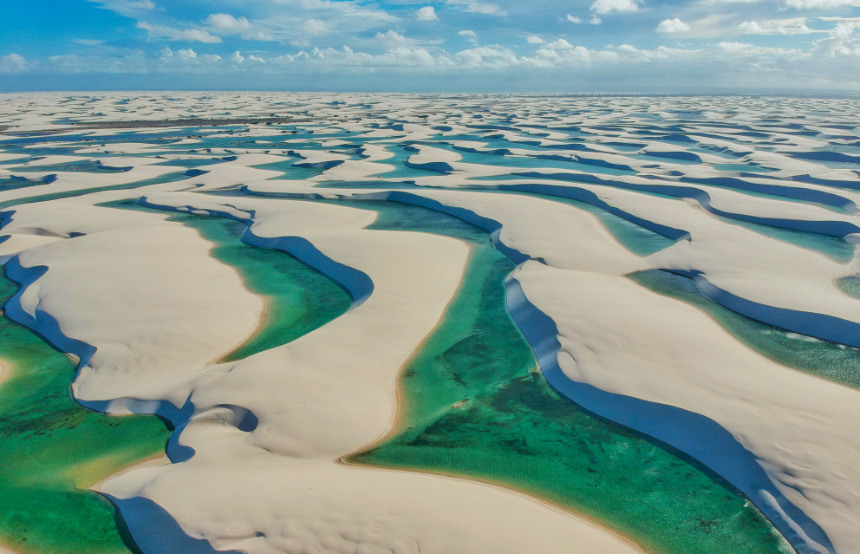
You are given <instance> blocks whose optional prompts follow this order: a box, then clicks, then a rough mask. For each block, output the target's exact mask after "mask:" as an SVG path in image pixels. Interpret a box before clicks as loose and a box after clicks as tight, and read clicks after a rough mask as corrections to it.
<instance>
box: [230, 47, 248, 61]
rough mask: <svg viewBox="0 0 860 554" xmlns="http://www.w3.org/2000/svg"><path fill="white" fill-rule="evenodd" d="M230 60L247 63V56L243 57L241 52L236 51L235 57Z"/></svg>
mask: <svg viewBox="0 0 860 554" xmlns="http://www.w3.org/2000/svg"><path fill="white" fill-rule="evenodd" d="M230 59H231V60H232V61H234V62H236V63H242V62H244V61H245V56H243V55H242V53H241V52H239V51H238V50H236V51H235V52H233V55H232V56H230Z"/></svg>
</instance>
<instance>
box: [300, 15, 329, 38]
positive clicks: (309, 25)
mask: <svg viewBox="0 0 860 554" xmlns="http://www.w3.org/2000/svg"><path fill="white" fill-rule="evenodd" d="M302 31H304V32H305V34H306V35H309V36H312V37H317V36H322V35H327V34H328V33H329V28H328V23H326V22H325V21H323V20H321V19H308V20H307V21H305V22H304V23H303V24H302Z"/></svg>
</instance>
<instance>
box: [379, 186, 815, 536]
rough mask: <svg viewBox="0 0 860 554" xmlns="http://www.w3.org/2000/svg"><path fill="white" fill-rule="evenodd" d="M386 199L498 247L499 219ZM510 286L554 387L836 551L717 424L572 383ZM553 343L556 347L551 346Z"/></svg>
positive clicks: (553, 333) (551, 336) (542, 326)
mask: <svg viewBox="0 0 860 554" xmlns="http://www.w3.org/2000/svg"><path fill="white" fill-rule="evenodd" d="M376 196H377V195H372V196H371V195H368V196H366V197H376ZM384 196H385V197H386V198H387V199H389V200H393V201H399V202H404V203H410V204H416V205H420V206H424V207H427V208H430V209H434V210H438V211H443V212H445V213H448V214H449V215H453V216H455V217H459V218H461V219H464V220H465V221H467V222H469V223H472V224H474V225H477V226H479V227H481V228H483V229H485V230H487V231H488V232H490V233H491V235H492V240H493V243H494V245H496V246H497V247H499V246H500V240H499V235H500V232H501V230H502V225H501V223H499V222H498V221H494V220H490V219H487V218H485V217H481V216H479V215H478V214H476V213H475V212H472V211H470V210H466V209H463V208H457V207H451V206H447V205H444V204H441V203H439V202H436V201H434V200H429V199H426V198H423V197H421V196H419V195H416V194H411V193H402V192H392V193H385V194H384ZM500 250H502V251H503V252H505V253H508V252H511V254H508V255H509V257H511V258H512V259H513V260H514V261H515V262H516V263H519V264H520V269H521V268H522V265H523V264H524V263H528V262H526V261H525V260H527V258H526V257H525V256H524V255H523V254H522V253H520V252H518V251H516V250H513V249H511V248H509V247H505V246H504V245H503V244H501V248H500ZM531 263H535V262H531ZM516 272H517V271H515V273H516ZM507 288H508V296H507V298H508V310H509V312H510V313H511V316H512V318H513V319H514V322H515V323H516V324H517V326H518V327H519V328H520V331H521V332H523V334H524V335H525V336H526V338H527V340H528V342H529V344H530V346H531V347H532V350H533V351H534V352H535V355H536V357H537V359H538V364H539V367H540V369H541V372H542V373H543V374H544V375H545V376H546V377H547V379H548V381H549V382H550V384H552V385H553V387H555V388H556V389H557V390H559V391H560V392H561V393H562V394H564V395H565V396H567V397H568V398H570V399H571V400H573V401H574V402H576V403H577V404H578V405H580V406H582V407H584V408H585V409H587V410H589V411H591V412H592V413H596V414H597V415H599V416H601V417H605V418H607V419H610V420H611V421H614V422H616V423H619V424H621V425H624V426H625V427H628V428H631V429H633V430H635V431H638V432H640V433H643V434H645V435H647V436H651V437H654V438H657V439H658V440H660V441H661V442H664V443H666V444H668V445H670V446H672V447H674V448H677V449H678V450H680V451H681V452H684V453H685V454H687V455H689V456H691V457H692V458H693V459H695V460H697V461H699V462H702V463H704V464H705V465H706V466H707V467H708V468H709V469H711V470H712V471H715V472H716V473H717V474H718V475H720V476H722V477H723V478H725V479H727V480H728V481H729V482H730V483H732V485H734V486H735V487H737V488H738V490H740V491H741V492H742V493H744V495H745V496H746V497H747V498H749V499H750V500H751V501H752V502H753V503H754V504H755V505H756V506H757V507H758V508H759V510H760V511H762V512H763V513H764V514H765V516H766V517H767V518H768V519H769V520H771V522H773V523H774V525H775V526H776V527H777V529H778V530H779V531H780V532H781V533H782V534H783V536H785V537H786V538H787V539H788V540H789V542H790V543H792V544H793V546H795V548H798V550H799V551H800V552H815V551H819V552H826V551H830V550H831V549H832V545H831V544H830V540H829V539H828V537H827V535H826V534H825V533H824V531H823V530H822V529H821V528H820V527H819V526H818V525H817V524H816V523H815V522H814V521H812V520H811V519H809V518H808V517H807V516H806V515H805V514H804V513H803V512H802V511H800V510H799V509H797V508H796V507H795V506H793V505H792V504H791V501H789V500H788V499H787V498H786V497H785V496H784V495H783V493H782V492H781V491H780V490H779V489H778V488H777V487H775V486H774V485H773V484H772V483H771V481H770V479H769V478H768V477H767V475H766V474H765V473H764V472H763V471H762V470H761V468H760V467H759V465H758V463H757V460H756V458H755V456H753V455H752V454H750V453H749V452H748V451H747V450H746V449H745V448H743V446H742V445H741V444H740V443H738V442H737V441H736V440H735V439H734V438H733V437H731V435H729V434H728V433H727V432H726V431H725V430H724V429H723V428H722V427H720V426H719V424H717V423H715V422H713V421H710V420H707V419H706V418H702V417H701V416H699V415H698V414H695V413H692V412H684V411H682V410H678V409H675V408H671V407H669V406H664V405H662V404H655V403H649V402H644V401H641V400H637V399H635V398H631V397H626V398H623V397H621V396H619V395H613V394H611V393H605V392H603V391H600V390H599V389H596V388H594V387H590V386H588V385H584V386H578V387H577V386H576V382H575V381H571V380H570V379H569V378H568V377H567V376H566V375H565V374H564V373H563V372H562V371H561V368H560V367H559V365H558V361H557V356H558V354H559V348H558V341H557V338H556V337H557V335H558V330H557V329H556V328H555V324H554V323H553V322H552V319H550V318H549V317H547V315H545V314H544V313H543V312H541V311H539V310H538V309H537V308H536V307H535V306H534V304H532V303H530V302H529V301H528V299H527V298H526V296H525V295H524V293H523V291H522V288H521V286H520V284H519V282H518V281H517V279H516V278H514V277H509V280H508V283H507ZM553 344H555V345H556V346H555V347H553ZM704 437H706V438H704ZM714 440H716V441H717V443H718V444H719V446H718V447H715V446H714V445H713V444H711V445H708V447H706V448H702V446H703V443H706V442H708V441H714ZM762 491H765V492H766V495H762V494H761V493H762ZM774 503H776V507H775V506H774Z"/></svg>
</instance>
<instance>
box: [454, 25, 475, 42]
mask: <svg viewBox="0 0 860 554" xmlns="http://www.w3.org/2000/svg"><path fill="white" fill-rule="evenodd" d="M457 34H458V35H460V36H461V37H463V38H464V39H466V40H468V41H469V42H470V43H472V44H478V33H476V32H475V31H473V30H472V29H463V30H462V31H457Z"/></svg>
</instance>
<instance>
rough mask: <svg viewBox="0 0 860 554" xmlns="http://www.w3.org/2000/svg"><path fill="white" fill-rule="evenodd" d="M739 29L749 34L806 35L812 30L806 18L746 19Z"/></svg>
mask: <svg viewBox="0 0 860 554" xmlns="http://www.w3.org/2000/svg"><path fill="white" fill-rule="evenodd" d="M738 30H739V31H740V32H742V33H744V34H747V35H806V34H809V33H815V32H818V31H812V30H810V29H809V27H807V26H806V19H805V18H802V17H801V18H794V19H772V20H769V21H744V22H743V23H741V24H740V25H738Z"/></svg>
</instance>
